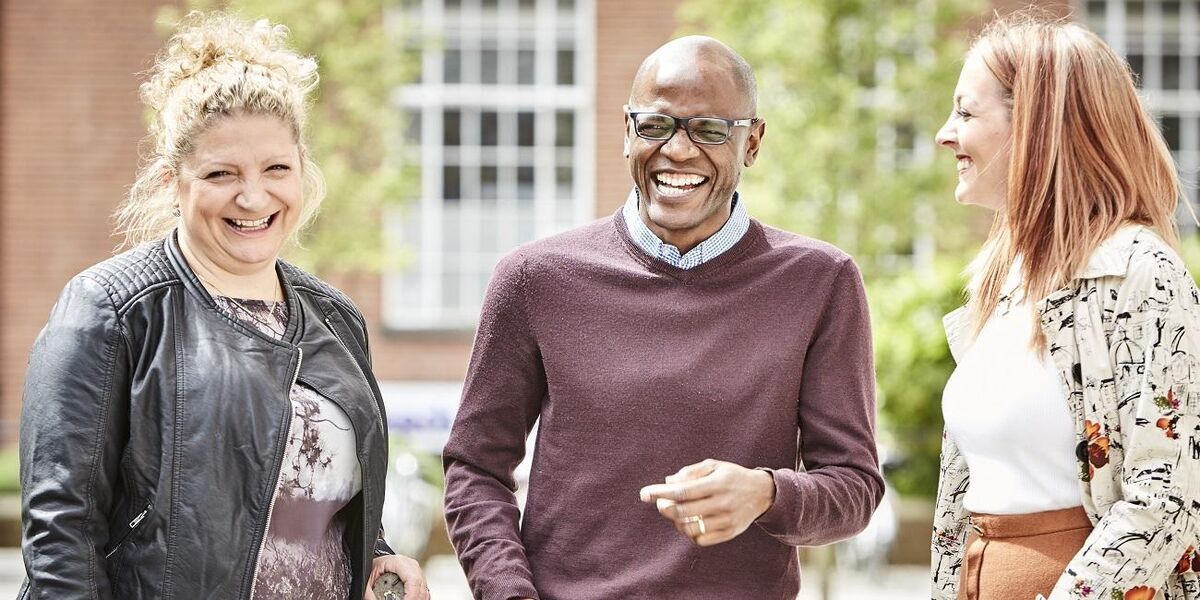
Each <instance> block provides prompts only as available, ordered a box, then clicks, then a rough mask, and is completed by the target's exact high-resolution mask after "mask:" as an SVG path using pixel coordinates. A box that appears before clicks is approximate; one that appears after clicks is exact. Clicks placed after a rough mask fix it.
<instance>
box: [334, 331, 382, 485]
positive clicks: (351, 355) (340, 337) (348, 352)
mask: <svg viewBox="0 0 1200 600" xmlns="http://www.w3.org/2000/svg"><path fill="white" fill-rule="evenodd" d="M325 325H326V326H328V327H329V331H332V332H333V337H335V338H337V341H339V342H341V343H342V348H345V349H346V354H349V355H350V360H353V361H354V362H356V363H357V362H358V360H357V359H355V358H354V353H353V352H351V351H350V346H347V345H346V340H343V339H342V336H341V334H339V333H338V331H337V327H334V326H333V321H330V320H329V317H325ZM371 404H372V405H374V404H375V400H374V399H373V398H372V400H371ZM341 409H342V411H343V412H346V407H344V406H343V407H341ZM372 412H374V413H375V416H376V417H378V420H379V426H380V427H382V428H383V431H385V432H386V431H387V423H385V422H384V420H383V413H382V412H380V410H379V407H378V406H375V407H374V408H373V409H372ZM346 414H350V413H349V412H346ZM355 435H358V434H357V433H355ZM364 472H365V471H364Z"/></svg>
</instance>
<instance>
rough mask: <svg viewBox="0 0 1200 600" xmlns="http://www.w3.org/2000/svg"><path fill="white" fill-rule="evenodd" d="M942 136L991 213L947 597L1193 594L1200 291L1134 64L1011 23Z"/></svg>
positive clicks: (953, 430) (969, 366)
mask: <svg viewBox="0 0 1200 600" xmlns="http://www.w3.org/2000/svg"><path fill="white" fill-rule="evenodd" d="M937 141H938V143H939V144H941V145H943V146H945V147H946V148H947V149H949V150H950V151H951V152H953V153H954V155H955V157H956V158H957V160H958V187H957V189H956V191H955V196H956V198H957V199H958V201H959V202H961V203H964V204H974V205H978V206H982V207H984V208H987V209H989V210H992V211H994V212H995V221H994V227H993V229H992V232H991V235H990V236H989V238H988V240H987V242H986V244H985V245H984V247H983V250H982V252H981V253H980V255H979V257H978V258H977V259H976V261H975V263H974V267H973V274H974V278H973V280H972V282H971V284H970V286H969V289H968V292H969V300H968V303H967V306H966V307H964V308H962V309H959V310H958V311H955V312H954V313H951V314H950V315H948V316H947V318H946V321H945V323H946V331H947V336H948V338H949V341H950V347H951V350H952V351H953V354H954V357H955V360H956V361H957V363H958V364H957V367H956V369H955V371H954V374H953V375H952V376H951V378H950V380H949V382H948V383H947V385H946V390H945V393H944V396H943V413H944V415H945V418H946V435H945V436H944V440H943V441H944V447H943V452H942V467H941V468H942V472H941V481H940V485H939V490H938V494H937V510H936V513H935V517H934V518H935V522H934V535H933V552H932V558H933V565H932V583H933V590H932V591H933V597H934V598H935V599H937V600H949V599H953V598H961V599H972V600H974V599H982V600H999V599H1004V600H1007V599H1010V598H1028V599H1032V598H1035V597H1041V596H1043V595H1044V596H1048V597H1049V598H1051V599H1052V600H1066V599H1097V600H1111V599H1117V600H1122V599H1123V600H1152V599H1154V598H1159V599H1163V598H1170V599H1173V600H1178V599H1186V598H1197V597H1200V576H1198V575H1197V573H1196V571H1197V568H1198V567H1200V559H1197V556H1196V549H1197V548H1198V547H1200V522H1198V521H1197V517H1198V516H1200V477H1198V475H1200V452H1198V451H1197V448H1200V387H1198V383H1200V381H1198V377H1200V363H1198V359H1200V291H1197V288H1196V285H1195V283H1194V280H1193V279H1192V276H1191V274H1190V273H1189V272H1188V270H1187V268H1186V267H1185V266H1184V263H1183V261H1182V260H1181V259H1180V257H1179V254H1178V253H1177V252H1176V249H1175V248H1176V245H1177V233H1176V227H1175V211H1176V207H1177V205H1178V202H1179V198H1180V195H1181V194H1180V186H1179V179H1178V177H1177V175H1176V171H1175V167H1174V164H1173V162H1172V159H1171V155H1170V152H1169V150H1168V148H1167V146H1166V144H1165V143H1164V141H1163V138H1162V135H1161V134H1160V133H1159V131H1158V128H1157V127H1156V126H1155V124H1154V121H1153V120H1152V119H1151V117H1150V115H1149V114H1148V113H1147V112H1146V110H1145V108H1144V107H1143V106H1142V104H1141V102H1140V101H1139V99H1138V95H1137V91H1136V90H1135V88H1134V82H1133V77H1132V75H1131V72H1130V69H1129V66H1128V65H1127V64H1126V63H1125V61H1124V60H1122V59H1121V57H1120V56H1118V55H1117V54H1116V53H1114V52H1113V50H1112V49H1111V48H1109V47H1108V46H1107V45H1106V44H1105V43H1104V42H1103V41H1102V40H1101V39H1100V38H1099V37H1097V36H1096V35H1094V34H1092V33H1091V32H1089V31H1087V30H1086V29H1084V28H1083V27H1081V26H1080V25H1077V24H1073V23H1065V22H1061V21H1052V20H1046V19H1042V18H1038V17H1036V16H1034V15H1031V14H1028V13H1021V14H1018V15H1016V16H1012V17H1009V18H1005V19H1001V20H998V21H996V22H994V23H992V24H991V25H990V26H988V27H987V28H986V29H985V31H984V32H983V33H982V35H980V37H979V39H978V40H977V41H976V42H975V44H974V46H973V47H972V48H971V50H970V52H969V53H968V54H967V58H966V63H965V65H964V66H963V69H962V75H961V77H960V78H959V81H958V87H957V88H956V89H955V92H954V108H953V112H952V114H951V115H950V118H949V120H947V121H946V124H945V125H944V126H943V127H942V129H941V131H939V132H938V135H937Z"/></svg>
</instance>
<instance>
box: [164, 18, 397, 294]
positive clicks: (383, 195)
mask: <svg viewBox="0 0 1200 600" xmlns="http://www.w3.org/2000/svg"><path fill="white" fill-rule="evenodd" d="M186 8H187V9H188V10H202V11H210V10H218V9H219V10H227V11H229V12H231V13H233V14H237V15H241V16H242V17H245V18H248V19H258V18H267V19H270V20H271V21H272V22H278V23H282V24H284V25H286V26H288V28H289V30H290V32H291V34H290V36H289V41H290V43H291V45H292V47H293V48H296V49H297V50H299V51H300V52H303V53H306V54H309V55H312V56H315V57H316V58H317V61H318V64H319V66H320V75H321V84H320V88H319V91H318V93H317V96H318V97H317V98H316V100H315V102H314V104H313V107H312V111H311V113H310V115H309V120H308V131H307V135H308V142H309V149H310V151H311V152H312V154H313V156H314V158H315V159H316V161H317V163H318V164H319V165H320V166H321V169H322V170H323V172H324V173H325V179H326V182H327V184H328V192H329V193H328V196H327V197H326V199H325V201H324V203H323V204H322V206H321V216H320V217H318V218H317V219H316V220H315V221H314V222H313V224H312V226H310V228H309V230H308V231H307V232H305V233H304V235H303V236H302V247H300V248H294V249H292V250H291V251H290V254H291V257H290V258H292V259H293V260H295V261H297V262H299V263H300V264H301V265H303V266H305V267H306V268H308V269H310V270H313V271H315V272H317V273H322V272H326V273H327V272H330V271H364V270H379V269H381V268H383V267H384V266H385V265H387V264H389V261H388V260H387V258H386V256H385V254H384V252H383V227H381V226H380V223H381V215H382V213H383V210H384V208H385V207H387V206H391V205H396V204H398V203H401V202H403V200H404V199H405V198H406V197H407V196H408V193H407V191H406V190H408V189H410V188H411V187H412V183H411V181H412V179H413V178H412V177H411V176H410V175H407V174H406V172H405V170H404V169H402V168H401V166H400V164H399V161H398V159H397V158H396V157H397V154H398V153H397V152H394V151H391V150H393V148H391V146H393V145H395V144H396V143H397V140H395V139H392V138H391V137H390V136H398V132H399V131H400V126H399V119H400V117H401V115H400V112H399V109H398V108H397V107H396V106H394V103H393V101H392V98H393V94H394V93H395V90H396V89H397V88H398V87H399V86H400V85H402V84H404V83H406V82H407V81H409V80H411V79H412V78H413V76H415V74H416V70H417V69H418V68H419V62H418V61H417V60H415V59H414V58H413V57H412V56H411V55H410V54H409V53H407V52H405V50H404V39H403V35H402V34H403V33H404V32H403V31H399V30H398V27H397V26H396V25H395V19H389V16H390V15H391V14H393V12H394V11H398V10H399V2H398V1H393V2H389V1H388V0H230V1H227V2H226V1H222V0H187V2H186ZM182 14H183V12H182V11H181V10H180V9H176V8H165V9H163V11H162V14H161V15H160V19H159V20H160V22H162V23H164V24H165V25H167V26H171V25H173V24H174V23H175V22H177V21H178V20H179V18H180V17H181V16H182Z"/></svg>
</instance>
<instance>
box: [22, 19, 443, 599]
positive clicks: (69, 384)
mask: <svg viewBox="0 0 1200 600" xmlns="http://www.w3.org/2000/svg"><path fill="white" fill-rule="evenodd" d="M286 35H287V31H286V29H285V28H283V27H282V26H280V25H272V24H270V23H268V22H267V21H259V22H257V23H254V24H249V23H245V22H242V21H239V20H237V19H235V18H232V17H229V16H225V15H220V14H217V15H210V16H204V15H200V14H193V15H190V16H189V17H188V19H187V20H186V21H185V22H184V23H183V24H181V26H180V28H179V29H178V31H177V32H176V33H175V35H174V36H173V37H172V38H171V40H170V41H169V42H168V44H167V47H166V48H165V49H164V51H163V52H162V53H161V55H160V56H159V57H158V60H157V62H156V64H155V66H154V68H153V70H152V72H151V76H150V79H149V81H148V82H147V83H145V84H144V85H143V86H142V97H143V99H144V100H145V102H146V104H147V105H148V106H149V108H150V109H151V110H152V112H153V114H154V121H153V125H152V127H151V135H152V137H153V141H154V147H153V154H152V155H151V156H150V157H148V158H149V159H148V160H147V161H146V162H145V164H144V166H143V167H142V169H141V171H140V173H139V175H138V177H137V181H136V182H135V183H134V185H133V186H132V188H131V190H130V192H129V196H128V198H127V199H126V201H125V203H124V204H123V205H122V207H121V208H120V210H119V212H118V215H117V220H118V223H119V226H120V228H121V231H122V233H123V234H124V235H125V238H126V241H127V243H128V244H129V245H130V246H132V249H130V250H128V251H126V252H124V253H122V254H119V255H117V256H114V257H113V258H110V259H108V260H106V261H104V262H101V263H100V264H97V265H95V266H93V267H91V268H89V269H87V270H85V271H84V272H83V273H81V274H79V275H77V276H76V277H74V278H73V279H72V280H71V281H70V282H69V283H68V284H67V286H66V289H64V290H63V292H62V295H61V296H60V297H59V299H58V302H57V304H55V306H54V308H53V310H52V312H51V315H50V320H49V322H48V323H47V324H46V327H45V328H44V329H43V330H42V333H41V335H40V336H39V337H38V340H37V342H36V343H35V345H34V348H33V350H32V353H31V355H30V361H29V370H28V373H27V375H26V384H25V396H24V410H23V413H22V418H21V440H20V450H21V486H22V509H23V520H24V538H23V541H22V551H23V554H24V559H25V568H26V573H27V575H28V578H27V581H26V583H25V585H24V587H23V589H22V596H21V597H22V598H26V597H28V598H84V597H86V598H122V599H130V598H171V597H177V598H289V599H301V598H312V599H318V598H319V599H329V598H353V599H357V598H364V597H365V598H367V599H371V598H372V597H373V595H372V593H371V591H370V586H371V584H372V583H373V582H374V581H375V579H376V578H377V577H378V576H379V575H380V574H381V573H383V572H385V571H391V572H396V573H397V574H399V575H400V577H401V579H403V580H404V581H405V583H406V584H407V588H408V593H407V594H406V595H405V598H406V599H409V600H411V599H426V598H428V589H427V588H426V587H425V582H424V579H423V576H422V574H421V572H420V568H419V567H418V566H417V564H416V563H415V561H413V560H412V559H409V558H405V557H400V556H396V555H394V554H393V553H392V551H391V550H390V549H389V548H388V546H387V544H386V543H384V541H383V539H382V536H381V530H380V514H381V511H382V506H383V496H384V474H385V471H386V465H387V431H386V425H385V423H386V420H385V418H384V412H383V402H382V399H381V397H380V394H379V388H378V386H377V384H376V381H375V378H374V376H373V375H372V372H371V364H370V355H369V352H368V345H367V336H366V332H367V329H366V325H365V324H364V322H363V317H362V315H361V314H360V313H359V311H358V310H357V308H355V306H354V304H353V303H352V302H351V301H350V300H349V298H347V297H346V296H345V295H343V294H342V293H341V292H339V291H337V290H336V289H334V288H333V287H331V286H329V285H328V284H326V283H324V282H322V281H320V280H318V279H317V278H315V277H313V276H312V275H309V274H307V273H305V272H304V271H301V270H300V269H298V268H296V267H294V266H292V265H290V264H288V263H286V262H284V261H282V260H280V259H279V253H280V251H281V250H282V248H283V247H284V246H285V245H286V244H287V243H288V242H289V240H291V239H292V238H294V237H295V235H296V233H297V231H299V230H300V229H301V228H302V227H303V226H304V224H305V223H306V222H307V221H308V220H309V219H310V218H311V217H312V216H313V214H315V213H316V210H317V207H318V206H319V204H320V201H321V197H322V195H323V193H324V190H323V185H322V179H321V175H320V172H319V171H318V170H317V167H316V165H315V164H314V163H313V161H312V159H311V157H310V156H309V155H308V152H307V150H306V148H305V143H304V122H305V114H306V110H307V107H306V98H307V96H308V94H309V93H310V92H311V91H312V90H313V89H314V88H315V86H316V84H317V69H316V63H315V61H313V60H312V59H311V58H308V57H304V56H301V55H299V54H297V53H295V52H293V51H292V50H289V49H288V48H287V47H286V46H285V40H286Z"/></svg>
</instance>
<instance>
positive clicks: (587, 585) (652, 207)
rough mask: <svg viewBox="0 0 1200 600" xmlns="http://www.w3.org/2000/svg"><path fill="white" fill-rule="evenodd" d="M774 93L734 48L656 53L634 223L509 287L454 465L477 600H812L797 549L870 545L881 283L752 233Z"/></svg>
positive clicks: (633, 116) (609, 230)
mask: <svg viewBox="0 0 1200 600" xmlns="http://www.w3.org/2000/svg"><path fill="white" fill-rule="evenodd" d="M756 95H757V94H756V90H755V83H754V74H753V72H752V71H751V69H750V67H749V65H747V64H746V61H745V60H743V59H742V58H741V57H740V56H738V55H737V54H736V53H735V52H734V51H733V50H731V49H730V48H728V47H727V46H725V45H724V44H722V43H720V42H718V41H716V40H714V39H711V38H706V37H686V38H681V39H678V40H675V41H672V42H670V43H668V44H666V45H664V46H663V47H661V48H659V49H658V50H657V51H655V52H654V53H653V54H652V55H650V56H649V57H648V58H647V59H646V61H645V62H644V63H643V64H642V66H641V68H640V69H639V70H638V72H637V75H636V77H635V79H634V82H633V89H632V91H631V93H630V96H629V104H628V105H627V106H626V107H625V128H626V130H625V156H626V158H627V159H628V162H629V172H630V174H631V175H632V176H633V182H634V189H633V190H632V192H631V193H630V195H629V197H628V199H627V200H626V202H625V204H624V206H623V207H622V208H621V209H620V210H618V211H617V212H616V214H613V215H611V216H609V217H607V218H604V219H600V220H599V221H596V222H594V223H592V224H590V225H586V226H584V227H581V228H579V229H576V230H573V231H570V232H567V233H564V234H561V235H558V236H554V237H551V238H547V239H544V240H540V241H537V242H534V243H531V244H527V245H525V246H522V247H520V248H518V249H517V250H515V251H513V252H512V253H510V254H509V255H507V256H506V257H505V258H504V259H503V260H501V262H500V264H499V265H498V266H497V267H496V271H495V273H494V275H493V277H492V281H491V283H490V285H489V287H488V292H487V296H486V299H485V301H484V307H483V312H482V315H481V317H480V322H479V329H478V332H477V333H476V338H475V346H474V350H473V353H472V357H471V363H470V368H469V372H468V374H467V379H466V384H465V387H464V389H463V398H462V405H461V408H460V409H459V413H458V416H457V418H456V419H455V423H454V428H453V430H452V432H451V435H450V440H449V442H448V443H447V444H446V448H445V452H444V456H445V469H446V499H445V508H446V523H447V526H448V528H449V532H450V537H451V539H452V541H453V543H454V546H455V549H456V550H457V552H458V557H459V560H460V562H461V563H462V566H463V569H464V570H465V571H466V574H467V579H468V580H469V582H470V585H471V588H472V590H473V591H474V595H475V597H476V598H483V599H484V600H511V599H514V598H516V599H524V598H538V599H540V600H593V599H594V600H600V599H606V600H608V599H617V598H619V599H631V598H633V599H637V598H645V599H655V600H660V599H666V598H682V599H688V600H705V599H713V600H717V599H720V600H730V599H742V598H753V599H756V600H757V599H779V600H784V599H786V600H794V599H795V597H796V595H797V593H798V591H799V582H800V577H799V566H798V563H797V559H796V552H795V549H794V546H800V545H816V544H826V543H830V542H834V541H837V540H840V539H843V538H845V537H848V536H850V535H853V534H854V533H856V532H858V531H860V530H861V529H862V528H863V527H865V526H866V524H867V521H868V519H869V517H870V515H871V513H872V512H873V511H874V509H875V507H876V506H877V504H878V502H879V500H880V497H881V496H882V494H883V480H882V478H881V477H880V474H879V469H878V464H877V457H876V453H875V441H874V392H875V385H874V374H873V370H872V362H871V344H870V325H869V322H868V316H867V306H866V301H865V298H864V294H863V288H862V281H861V278H860V276H859V273H858V269H857V268H856V267H855V265H854V263H853V261H851V260H850V258H849V257H848V256H847V255H846V254H845V253H843V252H841V251H840V250H838V249H836V248H834V247H833V246H830V245H829V244H825V243H822V242H819V241H816V240H812V239H809V238H805V237H801V236H798V235H793V234H790V233H785V232H783V231H779V230H777V229H772V228H770V227H767V226H764V225H762V224H761V223H759V222H758V221H756V220H754V219H751V218H750V217H749V216H748V212H747V208H748V207H747V204H748V200H747V199H745V198H743V197H741V196H740V195H739V194H738V193H737V186H738V181H739V179H740V178H741V173H742V169H744V168H746V167H749V166H751V165H753V164H754V161H755V158H756V157H757V156H758V152H759V148H760V146H761V143H762V140H763V134H764V132H765V130H766V124H765V123H764V122H763V120H762V119H760V118H757V116H756V115H757V106H756ZM535 423H538V424H539V428H538V435H537V441H536V446H535V448H536V450H535V452H534V456H533V468H532V471H531V473H530V478H529V490H528V500H527V502H526V505H525V511H524V514H523V515H522V514H521V512H520V511H519V509H518V505H517V502H516V499H515V497H514V491H515V490H516V484H515V482H514V479H513V469H514V468H515V467H516V466H517V464H518V463H519V462H520V461H521V459H522V458H523V456H524V451H525V441H526V437H527V436H528V435H529V432H530V430H531V429H532V427H533V426H534V424H535Z"/></svg>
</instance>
